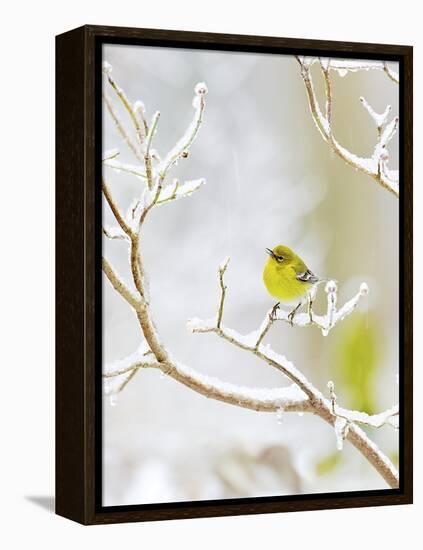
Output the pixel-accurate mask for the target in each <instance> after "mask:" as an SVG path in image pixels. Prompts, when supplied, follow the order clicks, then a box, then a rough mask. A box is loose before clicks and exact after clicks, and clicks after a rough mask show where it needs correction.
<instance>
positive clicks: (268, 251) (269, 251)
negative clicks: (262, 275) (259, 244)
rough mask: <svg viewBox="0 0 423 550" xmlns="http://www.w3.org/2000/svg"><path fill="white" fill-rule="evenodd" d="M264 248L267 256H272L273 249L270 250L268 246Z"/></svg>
mask: <svg viewBox="0 0 423 550" xmlns="http://www.w3.org/2000/svg"><path fill="white" fill-rule="evenodd" d="M265 250H266V252H267V253H268V254H269V256H272V257H273V250H270V248H266V249H265Z"/></svg>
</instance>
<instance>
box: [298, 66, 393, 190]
mask: <svg viewBox="0 0 423 550" xmlns="http://www.w3.org/2000/svg"><path fill="white" fill-rule="evenodd" d="M296 59H297V61H298V63H299V64H300V68H301V76H302V79H303V81H304V84H305V88H306V91H307V98H308V102H309V106H310V111H311V114H312V117H313V120H314V122H315V124H316V126H317V128H318V130H319V131H320V133H321V135H322V137H323V139H324V140H325V141H326V142H327V143H328V144H329V145H330V147H331V149H332V150H333V151H334V152H335V153H336V154H337V155H338V156H339V157H340V158H342V160H344V161H345V162H346V163H347V164H349V165H350V166H352V167H353V168H356V169H357V170H359V171H360V172H363V173H364V174H366V175H368V176H370V177H372V178H373V179H374V180H376V181H377V182H378V183H379V184H380V185H381V186H382V187H384V188H385V189H387V190H388V191H389V192H391V193H393V194H394V195H395V196H397V197H398V195H399V187H398V182H399V176H398V174H397V172H396V171H392V170H389V169H388V168H387V161H388V151H387V149H386V146H387V144H388V142H389V141H390V140H391V139H392V137H393V135H394V134H395V131H396V128H397V124H398V118H395V119H394V121H393V124H392V127H391V131H390V132H389V133H388V134H386V135H385V139H384V138H383V134H381V133H380V132H378V134H379V135H378V141H377V142H376V145H375V148H374V152H373V155H372V156H371V157H369V158H362V157H359V156H357V155H355V154H354V153H352V152H350V151H348V149H346V148H345V147H343V146H342V145H341V144H340V143H339V142H338V141H337V140H336V138H335V137H334V135H333V130H332V104H333V97H332V82H331V77H330V70H331V69H336V70H339V71H340V70H345V71H348V70H360V69H361V68H367V69H368V68H370V67H371V68H375V67H373V66H372V64H371V65H369V66H363V67H362V62H358V64H357V66H356V68H355V66H354V62H348V63H347V62H346V61H344V64H345V68H342V64H340V61H339V60H338V61H335V60H333V59H329V60H322V59H319V61H320V68H321V70H322V74H323V78H324V81H325V95H326V114H325V115H324V114H323V113H322V111H321V109H320V106H319V102H318V100H317V96H316V93H315V90H314V85H313V79H312V76H311V66H312V65H313V63H314V62H315V61H317V58H307V57H299V56H296ZM372 63H373V62H372ZM377 68H381V69H383V68H384V67H383V65H382V64H381V65H380V66H379V65H377ZM366 108H367V110H368V111H369V109H368V104H367V107H366ZM369 112H370V111H369ZM381 166H383V169H381Z"/></svg>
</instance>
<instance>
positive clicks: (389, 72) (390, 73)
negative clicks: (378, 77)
mask: <svg viewBox="0 0 423 550" xmlns="http://www.w3.org/2000/svg"><path fill="white" fill-rule="evenodd" d="M383 70H384V71H385V73H386V74H387V75H388V76H389V78H390V79H391V80H392V81H393V82H395V84H399V76H398V74H397V73H396V72H395V71H393V70H392V69H390V68H389V65H388V64H387V62H386V61H384V62H383Z"/></svg>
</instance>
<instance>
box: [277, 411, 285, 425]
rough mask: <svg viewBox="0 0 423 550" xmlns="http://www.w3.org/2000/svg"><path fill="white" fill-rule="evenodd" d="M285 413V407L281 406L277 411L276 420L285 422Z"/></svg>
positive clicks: (279, 422)
mask: <svg viewBox="0 0 423 550" xmlns="http://www.w3.org/2000/svg"><path fill="white" fill-rule="evenodd" d="M283 413H284V410H283V407H279V409H278V410H277V411H276V422H277V423H278V424H282V422H283Z"/></svg>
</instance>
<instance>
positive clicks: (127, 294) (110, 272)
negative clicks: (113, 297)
mask: <svg viewBox="0 0 423 550" xmlns="http://www.w3.org/2000/svg"><path fill="white" fill-rule="evenodd" d="M102 267H103V271H104V273H105V275H106V277H107V278H108V279H109V281H110V284H111V285H112V286H113V288H114V289H115V290H116V292H117V293H118V294H120V295H121V296H122V298H123V299H124V300H126V301H127V302H128V304H129V305H130V306H132V307H133V308H134V309H135V310H136V311H137V310H138V307H139V305H140V301H139V300H138V299H137V298H136V297H135V296H134V295H133V294H132V292H131V291H130V290H129V288H128V287H127V286H126V285H125V283H124V282H123V281H122V278H121V277H120V276H119V275H118V274H117V273H116V271H115V270H114V269H113V267H112V266H111V265H110V263H109V261H108V260H107V258H104V257H103V262H102Z"/></svg>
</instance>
